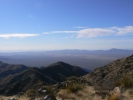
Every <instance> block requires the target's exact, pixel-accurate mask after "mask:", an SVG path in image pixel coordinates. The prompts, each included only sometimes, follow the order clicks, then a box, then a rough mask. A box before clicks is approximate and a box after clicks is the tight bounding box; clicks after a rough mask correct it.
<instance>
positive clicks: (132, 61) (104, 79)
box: [82, 55, 133, 87]
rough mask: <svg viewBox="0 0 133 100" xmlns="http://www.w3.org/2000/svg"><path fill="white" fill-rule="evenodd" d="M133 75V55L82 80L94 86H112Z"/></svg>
mask: <svg viewBox="0 0 133 100" xmlns="http://www.w3.org/2000/svg"><path fill="white" fill-rule="evenodd" d="M132 74H133V55H132V56H129V57H127V58H122V59H118V60H116V61H114V62H111V63H109V64H107V65H105V66H103V67H99V68H96V69H95V70H94V71H93V72H91V73H89V74H87V75H85V76H83V77H82V79H84V80H86V81H88V82H90V83H91V84H92V85H101V86H105V87H106V86H110V87H111V86H112V85H113V84H114V82H115V81H116V80H117V79H119V78H121V77H123V76H125V75H126V76H131V75H132Z"/></svg>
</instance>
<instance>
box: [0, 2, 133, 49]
mask: <svg viewBox="0 0 133 100" xmlns="http://www.w3.org/2000/svg"><path fill="white" fill-rule="evenodd" d="M111 48H119V49H133V0H0V51H22V50H62V49H80V50H99V49H100V50H101V49H102V50H106V49H111Z"/></svg>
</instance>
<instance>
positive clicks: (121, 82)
mask: <svg viewBox="0 0 133 100" xmlns="http://www.w3.org/2000/svg"><path fill="white" fill-rule="evenodd" d="M115 85H116V86H122V87H124V88H131V87H133V75H131V76H129V75H123V77H121V78H119V79H117V80H115Z"/></svg>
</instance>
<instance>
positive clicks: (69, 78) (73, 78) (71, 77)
mask: <svg viewBox="0 0 133 100" xmlns="http://www.w3.org/2000/svg"><path fill="white" fill-rule="evenodd" d="M73 80H74V81H78V77H76V76H70V77H68V78H67V81H73Z"/></svg>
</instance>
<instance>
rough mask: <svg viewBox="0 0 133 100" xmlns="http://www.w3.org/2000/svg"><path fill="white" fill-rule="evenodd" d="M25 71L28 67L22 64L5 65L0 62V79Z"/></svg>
mask: <svg viewBox="0 0 133 100" xmlns="http://www.w3.org/2000/svg"><path fill="white" fill-rule="evenodd" d="M27 69H28V67H27V66H25V65H22V64H7V63H3V62H1V61H0V78H4V77H6V76H9V75H14V74H17V73H20V72H22V71H24V70H27Z"/></svg>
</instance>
